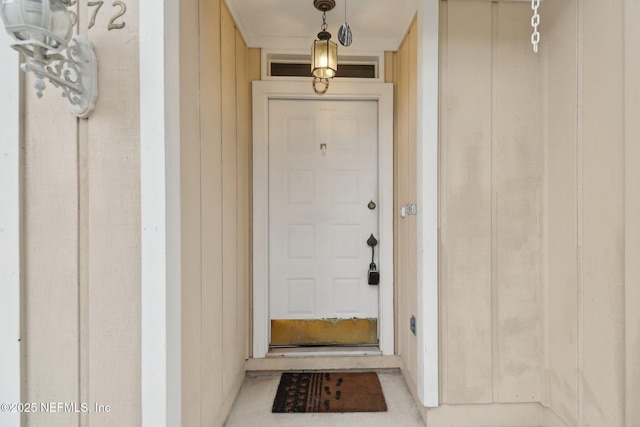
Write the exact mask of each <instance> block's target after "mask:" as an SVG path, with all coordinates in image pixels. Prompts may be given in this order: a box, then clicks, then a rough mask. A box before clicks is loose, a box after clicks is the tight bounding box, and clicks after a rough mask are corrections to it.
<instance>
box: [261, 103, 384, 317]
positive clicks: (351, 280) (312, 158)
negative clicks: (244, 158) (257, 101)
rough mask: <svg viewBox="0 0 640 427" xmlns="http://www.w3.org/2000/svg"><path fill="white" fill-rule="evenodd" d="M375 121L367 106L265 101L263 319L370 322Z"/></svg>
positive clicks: (373, 311) (374, 309) (374, 302)
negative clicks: (266, 268) (266, 291)
mask: <svg viewBox="0 0 640 427" xmlns="http://www.w3.org/2000/svg"><path fill="white" fill-rule="evenodd" d="M377 120H378V105H377V102H376V101H334V100H271V101H270V102H269V246H270V247H269V257H270V262H269V265H270V277H269V287H270V298H269V300H270V314H271V319H272V320H274V319H350V318H358V319H376V318H377V317H378V287H377V286H370V285H368V284H367V271H368V267H369V263H370V262H371V248H370V247H369V246H367V239H368V238H369V236H370V235H371V234H374V235H375V236H378V211H377V209H373V210H372V209H369V207H368V206H367V205H368V204H369V202H370V201H374V202H375V203H377V201H378V188H377V185H378V184H377V183H378V140H377V137H378V122H377ZM375 261H376V263H377V262H378V259H377V253H376V260H375Z"/></svg>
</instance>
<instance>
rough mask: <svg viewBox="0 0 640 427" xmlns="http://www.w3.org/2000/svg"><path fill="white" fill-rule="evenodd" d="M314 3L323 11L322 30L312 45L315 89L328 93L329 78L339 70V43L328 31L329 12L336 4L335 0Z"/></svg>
mask: <svg viewBox="0 0 640 427" xmlns="http://www.w3.org/2000/svg"><path fill="white" fill-rule="evenodd" d="M313 5H314V6H315V8H316V9H318V10H319V11H320V12H322V26H321V27H320V28H321V30H322V31H320V32H319V33H318V40H316V41H314V42H313V45H312V46H311V73H312V74H313V90H314V91H315V92H316V93H318V94H323V93H326V92H327V90H328V89H329V79H332V78H333V77H335V75H336V71H338V45H337V44H335V43H334V42H332V41H331V34H330V33H329V32H328V31H327V12H328V11H330V10H331V9H333V8H334V7H335V6H336V2H335V0H314V1H313ZM318 83H322V84H323V85H324V89H322V90H319V89H318V88H317V84H318Z"/></svg>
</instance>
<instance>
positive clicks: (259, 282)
mask: <svg viewBox="0 0 640 427" xmlns="http://www.w3.org/2000/svg"><path fill="white" fill-rule="evenodd" d="M272 99H286V100H351V101H377V102H378V192H379V203H378V206H379V208H380V211H379V227H380V229H379V233H380V239H379V241H380V244H379V248H380V249H379V251H380V252H379V254H380V255H379V257H380V258H379V259H380V262H379V265H380V272H381V284H380V295H379V307H378V311H379V318H378V321H379V337H380V351H381V352H382V354H383V355H393V354H394V352H395V346H394V339H395V338H394V282H393V280H394V272H393V266H394V262H393V85H392V84H390V83H349V82H341V81H332V82H331V88H330V90H329V92H327V94H325V95H322V96H321V97H319V96H318V95H315V94H314V93H313V92H312V91H311V88H310V82H302V81H256V82H253V358H264V357H266V355H267V352H268V351H269V334H270V316H269V279H268V278H269V232H268V231H269V101H270V100H272Z"/></svg>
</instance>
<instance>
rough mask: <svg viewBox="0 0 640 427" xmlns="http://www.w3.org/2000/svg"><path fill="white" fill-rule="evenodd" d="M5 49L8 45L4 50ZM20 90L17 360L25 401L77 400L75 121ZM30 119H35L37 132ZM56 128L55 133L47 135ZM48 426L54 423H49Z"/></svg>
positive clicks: (31, 420) (29, 417) (64, 420)
mask: <svg viewBox="0 0 640 427" xmlns="http://www.w3.org/2000/svg"><path fill="white" fill-rule="evenodd" d="M3 48H6V46H3ZM25 80H26V88H25V134H24V137H25V144H24V146H25V148H24V150H25V151H24V162H25V164H24V178H23V179H24V187H23V196H24V235H23V238H24V269H25V274H24V279H23V280H24V281H23V293H22V299H23V303H22V304H23V307H24V311H23V313H24V320H23V333H22V340H23V346H22V358H23V364H24V367H23V369H24V372H23V375H24V377H23V379H22V383H23V388H24V391H23V399H24V401H25V402H36V403H39V402H75V401H77V399H78V397H79V396H78V381H79V365H78V352H79V347H78V339H79V325H78V140H77V137H76V129H77V120H76V119H75V118H74V117H73V116H72V115H71V114H69V113H67V112H66V111H64V108H66V105H65V101H64V100H63V99H60V97H59V96H58V93H57V91H56V89H55V88H53V87H51V85H49V87H48V88H47V90H46V91H45V96H44V97H43V98H42V99H38V98H36V95H35V92H34V91H33V90H32V86H31V85H32V83H33V80H32V76H31V75H28V76H27V78H26V79H25ZM34 117H39V120H38V123H37V125H34V121H33V120H34V119H33V118H34ZM52 129H55V132H54V131H52ZM24 419H25V425H26V426H39V425H54V426H56V425H59V426H63V425H64V426H77V425H78V423H79V417H78V415H77V414H57V415H55V418H53V419H52V416H51V415H50V414H47V413H35V414H25V415H24ZM49 423H51V424H49Z"/></svg>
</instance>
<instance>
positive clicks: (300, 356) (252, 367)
mask: <svg viewBox="0 0 640 427" xmlns="http://www.w3.org/2000/svg"><path fill="white" fill-rule="evenodd" d="M293 350H297V349H293ZM316 350H317V349H316ZM338 350H339V349H338ZM373 351H378V354H373ZM401 366H402V361H401V359H400V356H398V355H395V356H382V355H380V354H379V350H377V349H376V348H371V349H370V352H369V353H368V354H362V351H360V352H359V353H355V352H354V353H351V354H336V353H335V352H327V353H324V354H322V355H318V353H312V352H311V353H304V352H296V353H293V354H292V353H289V352H284V353H277V354H271V355H268V356H267V357H264V358H250V359H248V360H247V361H246V363H245V369H246V370H247V371H248V372H286V371H314V370H316V371H317V370H344V369H346V370H380V369H400V367H401Z"/></svg>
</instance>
